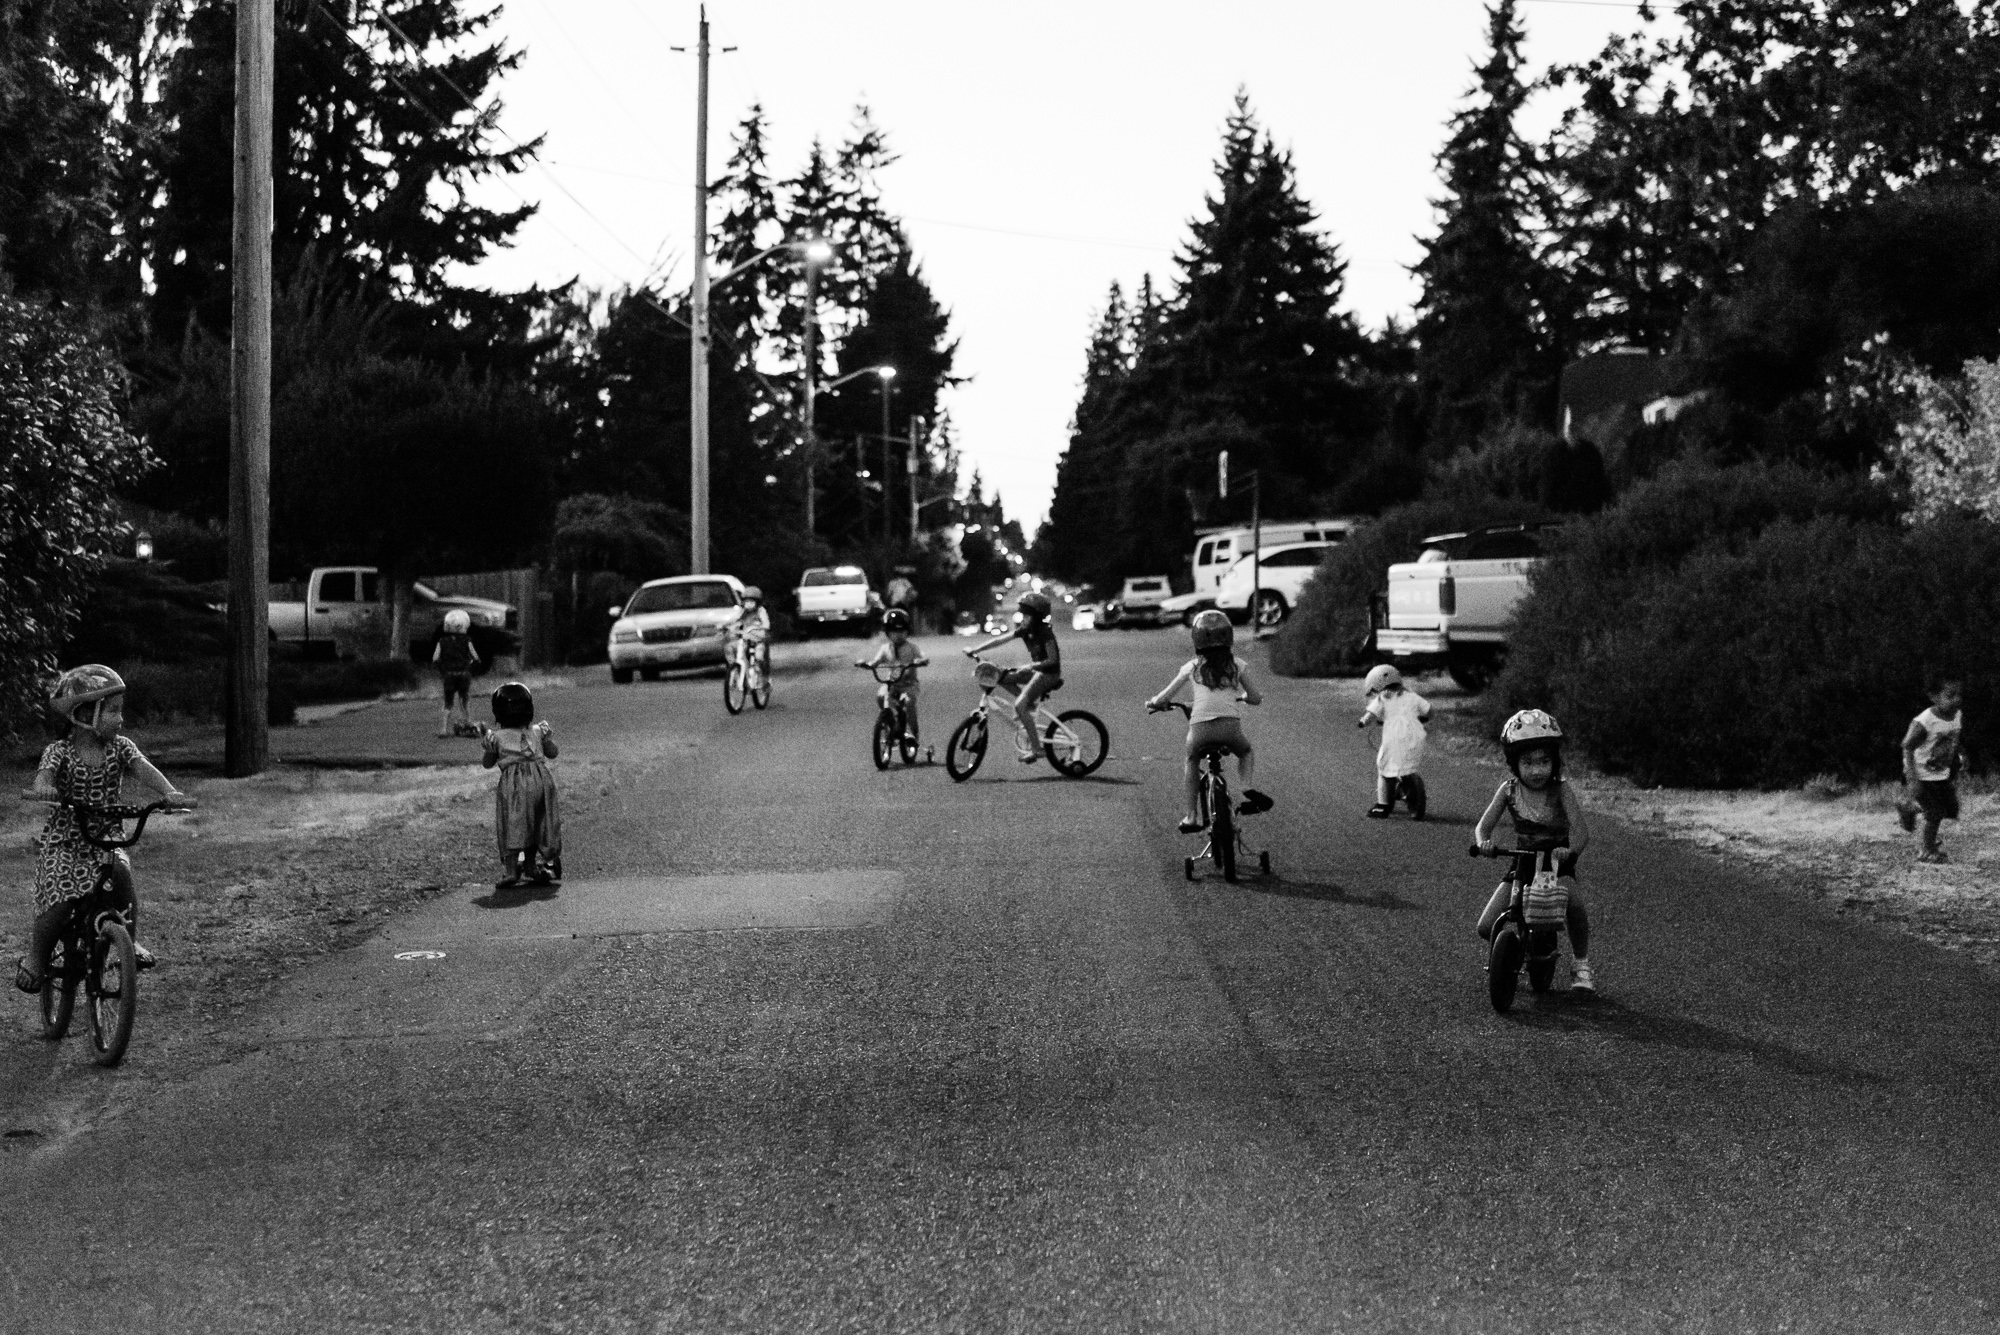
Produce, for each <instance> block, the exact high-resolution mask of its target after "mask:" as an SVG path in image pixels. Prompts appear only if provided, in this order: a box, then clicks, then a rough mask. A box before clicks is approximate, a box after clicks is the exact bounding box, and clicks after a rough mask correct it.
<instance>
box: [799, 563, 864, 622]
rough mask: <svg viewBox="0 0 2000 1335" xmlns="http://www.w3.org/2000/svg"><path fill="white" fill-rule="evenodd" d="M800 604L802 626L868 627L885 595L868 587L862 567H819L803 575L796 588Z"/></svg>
mask: <svg viewBox="0 0 2000 1335" xmlns="http://www.w3.org/2000/svg"><path fill="white" fill-rule="evenodd" d="M792 593H793V595H794V596H795V597H796V598H797V599H798V604H799V627H800V629H802V630H803V629H804V628H805V627H807V626H848V627H852V628H854V629H857V630H866V629H867V628H868V626H869V624H870V623H871V622H872V621H873V620H874V617H875V613H876V612H878V611H880V610H881V607H882V598H881V596H880V595H879V594H877V593H876V592H875V590H873V589H871V588H869V587H868V575H867V573H866V572H865V571H863V570H862V569H861V567H860V566H832V567H826V566H818V567H815V568H813V569H811V570H808V571H806V572H805V574H803V575H801V576H799V586H798V588H796V589H794V590H792Z"/></svg>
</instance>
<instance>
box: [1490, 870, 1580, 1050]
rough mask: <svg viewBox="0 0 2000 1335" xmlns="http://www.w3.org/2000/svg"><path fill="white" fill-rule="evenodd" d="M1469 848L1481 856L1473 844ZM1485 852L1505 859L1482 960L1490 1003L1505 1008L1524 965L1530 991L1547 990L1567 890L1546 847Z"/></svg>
mask: <svg viewBox="0 0 2000 1335" xmlns="http://www.w3.org/2000/svg"><path fill="white" fill-rule="evenodd" d="M1470 852H1471V853H1472V856H1474V857H1479V856H1481V853H1480V849H1479V845H1478V844H1474V845H1472V847H1471V849H1470ZM1488 856H1492V857H1504V858H1508V859H1510V861H1509V863H1508V866H1507V871H1506V873H1505V875H1504V877H1503V879H1502V882H1501V884H1503V885H1505V886H1506V887H1507V907H1506V908H1505V909H1503V910H1502V911H1501V913H1500V916H1499V917H1498V918H1496V919H1495V920H1494V922H1493V929H1492V942H1491V945H1490V948H1489V950H1488V956H1487V965H1486V973H1487V989H1488V993H1489V995H1490V997H1491V999H1492V1002H1493V1009H1495V1010H1496V1011H1500V1012H1502V1013H1505V1012H1506V1010H1507V1009H1508V1007H1510V1006H1512V1005H1513V1003H1514V989H1515V985H1516V980H1517V978H1518V976H1519V972H1520V970H1522V969H1523V968H1525V969H1526V970H1527V973H1528V983H1529V985H1530V986H1531V987H1533V988H1534V990H1535V991H1537V992H1546V991H1548V990H1549V987H1550V984H1551V982H1552V981H1553V979H1554V977H1555V968H1556V961H1557V958H1558V957H1559V955H1560V954H1561V949H1562V947H1561V940H1562V937H1563V935H1564V933H1565V932H1567V931H1568V928H1569V923H1568V912H1569V891H1568V889H1567V888H1565V887H1564V886H1563V884H1562V881H1561V879H1560V877H1559V876H1558V871H1559V870H1560V869H1559V868H1558V867H1557V866H1556V861H1555V855H1554V854H1553V853H1552V852H1550V851H1548V850H1546V849H1532V848H1515V849H1512V850H1504V849H1495V850H1494V851H1493V853H1491V854H1490V855H1488Z"/></svg>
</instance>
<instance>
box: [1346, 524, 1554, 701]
mask: <svg viewBox="0 0 2000 1335" xmlns="http://www.w3.org/2000/svg"><path fill="white" fill-rule="evenodd" d="M1548 527H1549V526H1548V525H1546V524H1507V525H1503V526H1500V527H1496V528H1482V529H1474V530H1473V531H1471V532H1469V533H1440V534H1438V535H1437V536H1435V537H1430V538H1425V539H1424V550H1423V554H1422V555H1420V556H1419V557H1417V559H1416V560H1414V561H1407V562H1404V563H1402V564H1400V565H1393V566H1390V567H1389V591H1388V595H1387V597H1386V598H1378V600H1377V602H1376V605H1375V616H1374V639H1375V644H1374V650H1375V656H1376V657H1377V658H1378V659H1380V660H1382V661H1384V662H1393V663H1395V664H1396V665H1397V666H1399V667H1404V668H1415V669H1417V670H1419V671H1421V670H1424V669H1429V668H1438V667H1442V668H1445V669H1447V670H1448V671H1449V672H1450V673H1451V679H1452V680H1453V681H1455V682H1457V683H1458V684H1459V685H1460V686H1462V687H1464V688H1465V689H1466V690H1468V691H1478V690H1483V689H1485V687H1486V685H1487V683H1489V682H1491V681H1492V680H1493V678H1494V676H1495V675H1497V674H1498V673H1499V671H1500V665H1501V664H1502V663H1503V662H1504V661H1505V660H1506V655H1507V623H1508V622H1509V621H1510V620H1511V619H1512V618H1513V615H1514V605H1515V604H1516V603H1518V602H1520V601H1521V595H1523V594H1525V593H1526V592H1527V591H1528V572H1529V571H1530V570H1531V569H1533V568H1534V564H1535V562H1536V560H1537V559H1539V558H1540V556H1541V554H1542V543H1541V534H1542V533H1543V531H1544V530H1546V529H1547V528H1548Z"/></svg>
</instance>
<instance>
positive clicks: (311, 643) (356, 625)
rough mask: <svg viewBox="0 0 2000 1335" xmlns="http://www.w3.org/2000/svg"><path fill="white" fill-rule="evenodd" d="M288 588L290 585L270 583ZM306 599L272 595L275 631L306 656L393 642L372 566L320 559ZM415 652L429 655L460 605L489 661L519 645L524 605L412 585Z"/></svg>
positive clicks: (349, 653)
mask: <svg viewBox="0 0 2000 1335" xmlns="http://www.w3.org/2000/svg"><path fill="white" fill-rule="evenodd" d="M280 590H283V591H284V592H286V593H290V592H292V591H293V590H292V589H289V588H285V586H282V585H280V586H277V587H275V588H273V590H272V593H273V595H276V594H277V593H278V592H279V591H280ZM304 592H305V599H304V601H303V602H301V601H297V600H295V599H281V598H278V597H276V596H273V597H272V599H271V602H270V609H269V617H270V623H271V639H272V641H273V643H276V644H294V645H297V646H299V648H300V649H301V650H302V651H303V652H304V653H305V654H306V655H307V656H308V657H321V658H355V657H359V656H362V655H365V654H369V653H379V652H381V650H382V649H383V648H384V647H386V646H387V644H388V643H389V618H390V608H389V604H388V601H387V600H386V598H385V596H384V595H385V594H386V593H387V592H388V590H387V587H386V583H385V581H384V580H383V579H382V577H381V572H380V571H378V570H377V569H376V568H375V567H374V566H321V567H320V568H319V569H317V570H315V571H313V572H312V575H311V577H310V578H308V579H307V580H306V582H305V589H304ZM410 592H411V595H412V597H411V600H410V657H411V658H412V659H415V660H417V661H418V662H426V661H428V660H429V659H430V656H431V649H432V647H433V646H434V645H435V644H436V643H437V634H438V630H439V629H440V627H441V626H442V624H443V622H444V614H445V613H446V612H451V611H463V612H464V613H465V614H466V615H467V616H468V617H470V618H471V620H472V645H473V647H474V648H475V649H477V650H478V651H479V656H480V657H481V658H483V659H485V660H486V661H487V662H489V663H490V662H492V661H493V660H494V659H495V658H496V657H498V656H499V655H501V654H511V653H515V652H517V651H518V650H519V648H520V633H519V632H520V613H519V612H518V611H517V610H516V609H515V608H513V607H512V606H510V605H508V604H507V603H498V602H494V601H493V600H492V599H490V598H464V597H455V596H451V595H446V594H441V593H438V592H436V591H435V590H433V589H431V588H429V587H428V586H426V585H424V584H416V585H413V586H412V587H411V590H410Z"/></svg>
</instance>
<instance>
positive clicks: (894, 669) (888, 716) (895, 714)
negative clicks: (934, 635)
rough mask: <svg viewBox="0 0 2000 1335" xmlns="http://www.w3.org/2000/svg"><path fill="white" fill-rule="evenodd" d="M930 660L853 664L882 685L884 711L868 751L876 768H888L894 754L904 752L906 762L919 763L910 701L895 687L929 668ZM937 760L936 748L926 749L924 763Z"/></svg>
mask: <svg viewBox="0 0 2000 1335" xmlns="http://www.w3.org/2000/svg"><path fill="white" fill-rule="evenodd" d="M930 661H931V660H930V659H928V658H919V659H917V660H916V661H915V662H913V663H868V662H860V663H856V664H855V665H854V666H856V667H858V668H867V669H868V670H869V671H870V672H871V673H873V674H874V677H875V680H876V681H878V682H880V683H881V684H882V689H881V691H880V692H879V693H878V695H879V698H880V700H881V705H882V708H881V711H880V712H879V713H877V714H876V715H875V731H874V733H873V734H872V735H871V736H870V737H869V739H868V753H869V755H870V756H871V757H873V759H874V761H875V768H876V769H887V768H889V761H890V759H891V758H892V757H894V756H895V755H897V754H898V753H901V755H902V757H903V763H904V764H905V765H914V764H916V763H917V728H916V725H915V724H914V723H913V722H912V721H911V719H910V702H909V701H908V700H906V699H904V698H903V693H902V692H901V691H899V690H897V689H896V686H897V684H898V683H900V682H901V681H902V680H903V678H904V677H905V676H906V675H907V674H909V673H911V672H913V671H915V670H916V669H917V668H920V667H929V666H930ZM936 759H937V748H936V747H934V746H927V747H925V748H924V763H925V764H926V765H928V764H930V763H931V762H932V761H933V760H936Z"/></svg>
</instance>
